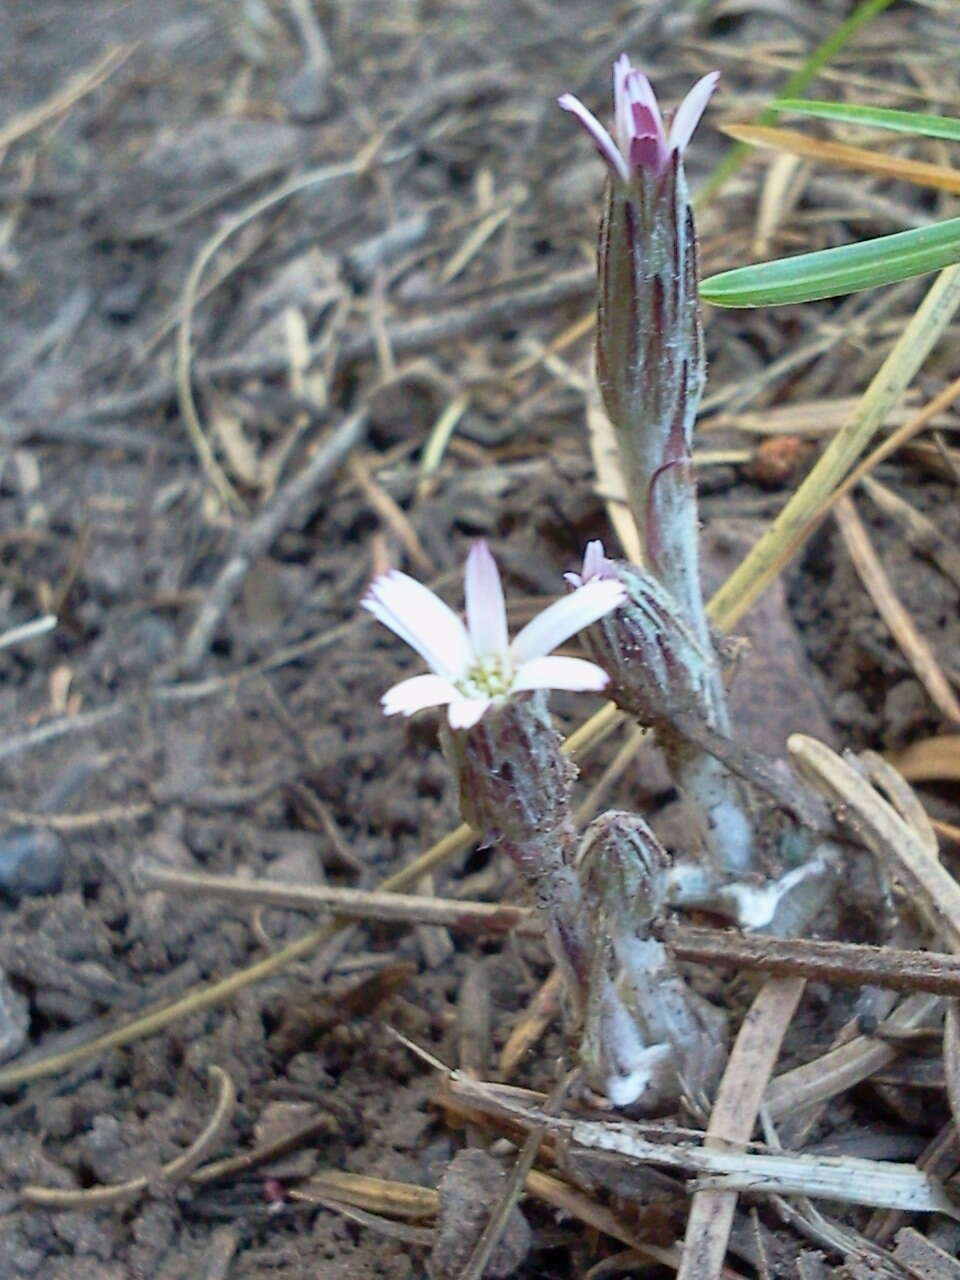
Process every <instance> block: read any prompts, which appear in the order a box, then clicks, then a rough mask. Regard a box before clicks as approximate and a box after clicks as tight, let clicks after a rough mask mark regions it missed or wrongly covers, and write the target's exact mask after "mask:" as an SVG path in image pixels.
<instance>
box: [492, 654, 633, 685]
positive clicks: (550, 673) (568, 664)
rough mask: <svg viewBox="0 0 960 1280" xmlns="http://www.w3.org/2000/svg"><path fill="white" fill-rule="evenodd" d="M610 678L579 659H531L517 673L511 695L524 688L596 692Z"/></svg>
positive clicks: (596, 667)
mask: <svg viewBox="0 0 960 1280" xmlns="http://www.w3.org/2000/svg"><path fill="white" fill-rule="evenodd" d="M609 683H610V678H609V676H608V675H607V673H606V672H605V671H604V670H603V668H602V667H598V666H597V664H596V663H595V662H585V661H584V659H583V658H531V659H530V661H529V662H525V663H524V664H523V665H522V666H521V667H520V669H519V670H518V672H517V674H516V676H515V677H514V680H513V684H512V686H511V689H510V692H511V693H520V692H521V691H522V690H524V689H573V690H580V691H581V692H583V691H586V690H594V691H597V692H599V690H601V689H605V688H606V687H607V685H608V684H609Z"/></svg>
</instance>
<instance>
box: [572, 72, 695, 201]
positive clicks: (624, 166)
mask: <svg viewBox="0 0 960 1280" xmlns="http://www.w3.org/2000/svg"><path fill="white" fill-rule="evenodd" d="M719 79H720V72H719V71H711V72H710V74H709V75H706V76H703V78H702V79H700V80H698V81H697V83H696V84H695V85H694V86H693V88H692V89H691V90H690V92H689V93H688V94H687V96H686V97H685V98H684V100H683V102H681V104H680V106H679V107H678V108H677V110H676V111H675V112H674V116H673V119H672V120H671V122H670V129H669V131H668V130H666V129H665V128H664V124H663V117H662V116H661V114H660V107H659V105H658V103H657V98H656V94H655V93H654V92H653V88H652V87H651V84H650V81H649V80H648V79H647V77H646V76H645V75H644V74H643V72H642V71H638V70H637V68H636V67H634V66H632V65H631V63H630V59H629V58H628V57H627V55H626V54H625V53H623V54H621V55H620V57H619V58H618V59H617V60H616V62H615V63H614V64H613V132H614V137H611V136H610V134H609V133H608V132H607V130H606V129H605V128H604V127H603V125H602V124H601V123H600V121H599V120H598V119H597V117H596V116H595V115H594V114H593V112H592V111H590V110H588V109H587V108H586V107H585V106H584V105H583V103H582V102H581V101H580V99H579V98H576V97H574V95H573V94H572V93H565V94H563V95H562V96H561V97H560V98H558V99H557V101H558V103H559V104H560V106H561V107H563V109H564V111H569V112H571V113H572V114H573V115H574V116H576V118H577V119H578V120H579V121H580V123H581V124H582V125H583V127H584V128H585V129H586V131H587V133H589V135H590V137H591V138H592V139H593V142H594V145H595V146H596V148H597V150H598V151H599V152H600V154H601V156H602V157H603V158H604V160H605V161H606V162H607V165H608V166H609V167H610V169H611V171H612V172H613V173H615V174H616V175H617V177H618V178H620V179H621V180H622V181H623V182H629V181H630V175H631V174H632V173H633V172H634V171H635V170H637V169H647V170H649V171H650V172H652V173H654V174H656V175H659V174H661V173H663V171H664V169H665V168H666V167H667V164H668V162H669V160H670V157H671V155H672V154H673V153H674V152H675V151H679V152H680V154H681V155H682V154H683V152H684V151H685V150H686V149H687V144H688V143H689V142H690V139H691V137H692V136H693V131H694V129H696V127H697V125H698V124H699V123H700V117H701V116H702V115H703V112H704V109H705V107H706V105H707V102H708V101H709V100H710V95H711V94H712V93H713V91H714V89H715V88H716V85H717V81H718V80H719Z"/></svg>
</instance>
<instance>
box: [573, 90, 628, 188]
mask: <svg viewBox="0 0 960 1280" xmlns="http://www.w3.org/2000/svg"><path fill="white" fill-rule="evenodd" d="M557 105H558V106H561V107H562V108H563V109H564V111H569V112H570V113H571V115H574V116H576V117H577V119H578V120H579V121H580V123H581V124H582V125H583V127H584V128H585V129H586V131H587V133H589V135H590V137H591V138H592V139H593V145H594V146H595V147H596V148H597V150H598V151H599V152H600V155H601V156H602V157H603V159H604V160H605V161H606V162H607V164H608V165H609V166H610V168H611V169H612V170H613V172H614V173H615V174H616V175H617V176H618V177H619V178H621V179H622V180H623V181H624V182H626V181H627V179H628V178H629V177H630V170H629V169H628V167H627V162H626V160H625V159H624V158H623V156H622V155H621V154H620V151H619V150H618V148H617V144H616V143H615V142H614V140H613V139H612V138H611V137H610V134H609V133H607V131H606V129H605V128H604V127H603V125H602V124H601V123H600V121H599V120H598V119H597V117H596V116H595V115H594V114H593V112H592V111H589V110H588V109H587V108H586V107H585V106H584V105H583V103H582V102H581V101H580V99H579V98H575V97H574V95H573V94H572V93H564V94H562V95H561V96H560V97H559V98H558V99H557Z"/></svg>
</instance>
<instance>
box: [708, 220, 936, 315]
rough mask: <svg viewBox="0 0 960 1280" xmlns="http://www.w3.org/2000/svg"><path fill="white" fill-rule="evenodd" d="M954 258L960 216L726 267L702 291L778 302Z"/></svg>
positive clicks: (727, 300)
mask: <svg viewBox="0 0 960 1280" xmlns="http://www.w3.org/2000/svg"><path fill="white" fill-rule="evenodd" d="M955 262H960V218H950V219H948V220H947V221H946V222H938V223H937V224H936V225H935V226H931V227H920V228H918V229H916V230H912V231H898V232H897V233H896V234H895V235H891V236H878V237H877V238H876V239H873V240H863V241H861V242H860V243H859V244H848V245H841V246H840V247H839V248H836V249H821V250H819V251H818V252H816V253H801V254H798V255H797V256H796V257H793V258H778V259H776V260H775V261H773V262H760V263H757V264H756V265H755V266H750V267H737V268H736V269H735V270H733V271H722V272H720V274H719V275H715V276H710V277H709V278H708V279H706V280H704V282H703V284H702V285H701V286H700V294H701V297H702V298H703V299H704V300H705V301H706V302H712V303H713V304H714V305H715V306H718V307H776V306H782V305H783V304H784V303H787V302H813V301H815V300H816V299H818V298H836V297H838V296H839V295H840V294H844V293H856V292H857V291H858V290H859V289H872V288H874V287H875V286H876V285H881V284H894V283H895V282H896V281H898V280H907V279H909V278H910V277H911V276H920V275H925V274H926V273H927V272H928V271H939V270H941V268H943V267H949V266H952V265H953V263H955Z"/></svg>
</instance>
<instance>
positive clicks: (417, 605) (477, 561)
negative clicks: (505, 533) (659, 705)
mask: <svg viewBox="0 0 960 1280" xmlns="http://www.w3.org/2000/svg"><path fill="white" fill-rule="evenodd" d="M465 589H466V606H467V608H466V615H467V616H466V625H464V623H463V622H462V621H461V619H460V617H459V616H458V615H457V614H456V613H454V611H453V610H452V609H451V608H450V607H449V605H446V604H444V602H443V601H442V600H441V599H440V598H439V596H436V595H434V593H433V592H432V591H430V590H429V589H428V588H427V587H425V586H423V584H422V583H420V582H417V581H416V580H415V579H414V578H410V577H408V576H407V575H406V574H405V573H400V572H399V571H397V570H391V571H390V572H389V573H384V574H381V576H380V577H379V578H375V579H374V581H373V583H372V584H371V586H370V590H369V591H368V592H367V594H366V596H365V597H364V599H363V607H364V608H365V609H369V610H370V612H371V613H372V614H373V616H374V617H375V618H377V619H378V620H379V621H380V622H382V623H383V624H384V626H387V627H389V628H390V630H391V631H393V632H394V633H395V634H396V635H398V636H400V638H401V639H402V640H406V642H407V644H409V645H410V646H411V648H413V649H416V651H417V653H419V654H420V656H421V657H422V658H424V659H425V660H426V661H427V663H429V665H430V667H431V671H432V674H430V675H423V676H413V677H412V678H411V679H409V680H401V681H400V683H399V684H396V685H394V686H393V688H392V689H388V690H387V692H386V693H385V694H384V696H383V700H382V705H383V709H384V711H385V712H386V714H387V715H388V716H389V715H396V714H397V713H398V712H399V713H401V714H402V715H406V716H409V715H413V713H414V712H415V711H421V710H423V708H425V707H447V708H448V711H447V714H448V717H449V721H450V727H451V728H452V729H470V728H472V727H473V726H474V725H475V724H476V723H477V722H478V721H479V720H480V718H481V716H482V715H483V714H484V712H485V711H487V710H488V709H489V708H490V707H492V706H496V705H497V704H499V703H502V702H503V701H504V700H505V699H507V698H509V697H510V696H511V695H512V694H515V693H522V692H525V691H527V690H532V689H574V690H582V691H583V690H592V691H599V690H601V689H604V688H605V687H606V684H607V674H606V672H605V671H602V670H601V669H600V667H598V666H596V665H595V664H594V663H592V662H586V661H584V660H583V659H582V658H561V657H550V656H548V655H549V654H551V653H552V651H553V650H554V649H556V647H557V646H558V645H560V644H563V642H564V641H565V640H568V639H569V638H570V636H572V635H574V634H575V633H576V632H577V631H580V630H582V629H583V628H584V627H588V626H590V625H591V624H592V623H594V622H596V621H597V620H598V619H599V618H602V617H603V616H604V614H607V613H609V612H610V610H611V609H615V608H616V607H617V605H618V604H620V603H621V602H622V600H623V598H624V589H623V587H622V586H621V585H620V583H619V582H615V581H612V580H610V581H599V580H598V581H593V582H588V583H587V584H586V585H585V586H582V587H579V588H578V589H577V590H576V591H573V592H571V593H570V595H568V596H565V597H564V598H563V599H562V600H557V601H556V602H555V603H554V604H551V605H548V607H547V608H546V609H544V610H543V612H542V613H539V614H538V615H537V616H536V617H535V618H534V619H533V620H532V621H531V622H528V623H527V625H526V626H525V627H524V628H523V630H522V631H520V632H519V634H518V635H517V636H516V637H515V638H514V640H513V641H512V642H511V641H510V639H509V636H508V634H507V610H506V605H505V603H504V599H503V587H502V585H501V583H500V573H499V571H498V569H497V566H496V562H495V561H494V559H493V556H492V555H491V554H490V550H489V548H488V547H487V544H486V543H485V542H476V543H474V545H473V547H472V548H471V551H470V554H469V556H468V557H467V567H466V573H465Z"/></svg>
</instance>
